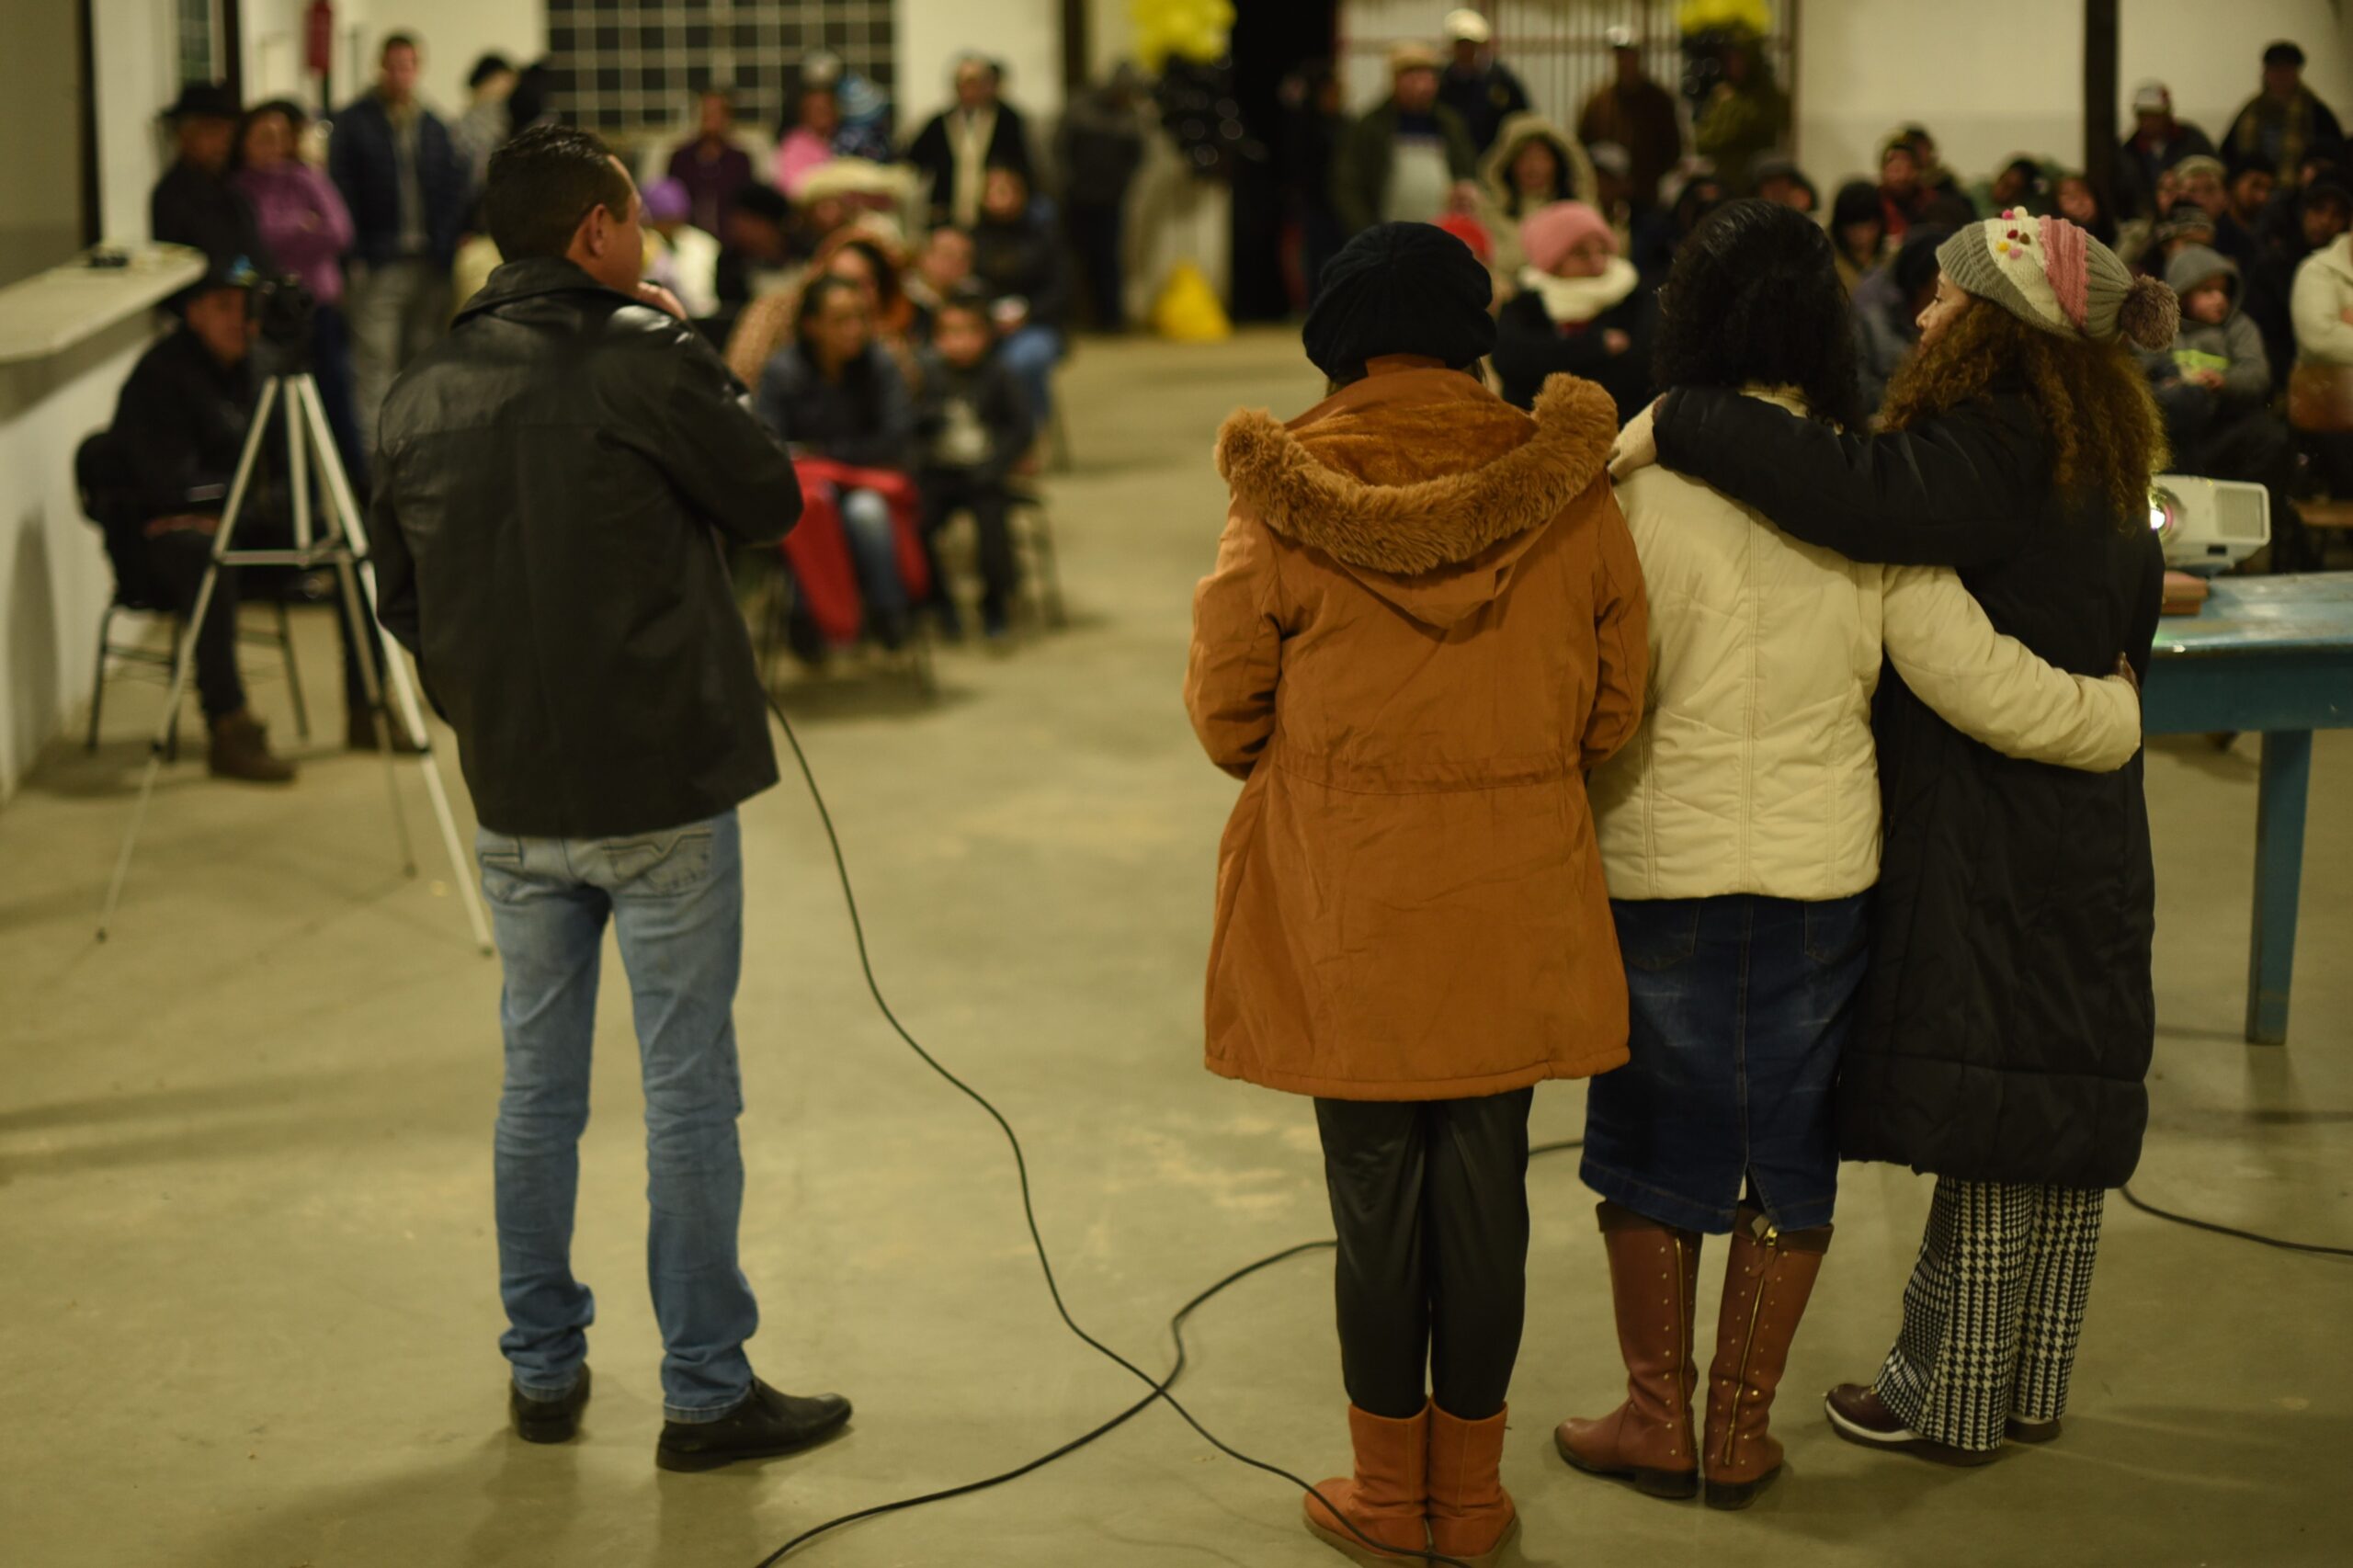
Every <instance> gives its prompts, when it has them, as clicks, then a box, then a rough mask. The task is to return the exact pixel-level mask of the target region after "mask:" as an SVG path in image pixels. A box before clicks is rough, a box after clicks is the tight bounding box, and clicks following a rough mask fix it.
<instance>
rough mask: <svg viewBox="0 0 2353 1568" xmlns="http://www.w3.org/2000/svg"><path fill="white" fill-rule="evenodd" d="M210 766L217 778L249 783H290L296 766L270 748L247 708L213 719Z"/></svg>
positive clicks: (264, 735) (267, 739)
mask: <svg viewBox="0 0 2353 1568" xmlns="http://www.w3.org/2000/svg"><path fill="white" fill-rule="evenodd" d="M207 766H208V767H210V769H211V773H212V777H214V778H238V779H243V780H244V782H246V783H248V784H291V783H292V782H294V765H293V764H292V763H290V762H289V761H287V760H286V759H285V758H284V757H282V756H272V755H271V754H270V750H269V737H268V736H267V735H266V734H264V733H262V727H261V725H259V724H258V723H256V722H255V721H254V716H253V714H252V712H251V711H249V710H245V709H243V708H240V709H239V710H237V711H235V712H234V713H225V714H223V715H222V716H221V717H220V718H218V719H215V720H214V721H212V752H211V756H210V757H209V758H208V759H207Z"/></svg>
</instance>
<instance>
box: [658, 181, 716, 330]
mask: <svg viewBox="0 0 2353 1568" xmlns="http://www.w3.org/2000/svg"><path fill="white" fill-rule="evenodd" d="M642 199H643V200H644V203H645V227H646V230H647V232H648V233H652V234H654V235H655V236H658V237H659V238H660V240H661V242H662V254H661V255H660V256H657V257H655V258H654V262H653V263H652V264H651V265H650V266H649V267H647V268H646V276H647V277H649V278H652V279H653V280H654V282H656V283H659V284H660V285H662V287H664V288H665V289H667V290H670V292H671V293H673V294H676V296H677V297H678V302H679V303H680V304H682V305H684V306H686V307H687V317H688V320H689V321H698V322H699V321H709V320H710V318H712V317H713V316H716V315H717V314H719V261H720V250H721V246H720V244H719V239H718V236H717V235H715V234H711V233H708V232H706V231H704V230H702V229H699V228H697V227H696V226H695V224H694V223H693V222H691V220H692V218H693V216H694V198H693V197H692V196H690V195H689V194H688V191H687V187H686V186H685V184H684V183H683V182H681V181H678V180H675V179H672V178H669V177H668V176H664V177H663V178H661V179H657V180H655V181H654V183H653V184H652V185H649V186H647V187H645V190H644V193H643V197H642Z"/></svg>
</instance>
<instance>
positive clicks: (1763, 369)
mask: <svg viewBox="0 0 2353 1568" xmlns="http://www.w3.org/2000/svg"><path fill="white" fill-rule="evenodd" d="M1651 379H1652V381H1653V382H1654V384H1655V385H1657V386H1661V387H1745V386H1751V385H1762V386H1777V387H1795V388H1797V389H1798V392H1799V393H1800V394H1801V395H1802V396H1803V398H1804V399H1805V406H1806V412H1807V413H1808V414H1809V415H1812V416H1813V417H1814V418H1816V419H1821V420H1825V421H1827V422H1829V423H1831V424H1836V425H1848V426H1854V425H1859V424H1860V423H1861V410H1860V409H1859V408H1858V407H1857V400H1858V397H1859V387H1860V385H1861V381H1860V378H1859V375H1858V373H1857V359H1856V352H1855V328H1854V322H1853V319H1852V316H1851V314H1850V313H1849V312H1848V310H1847V292H1846V290H1845V289H1843V288H1842V287H1840V285H1839V282H1838V267H1837V260H1836V256H1835V254H1834V253H1833V251H1832V249H1831V244H1830V236H1829V235H1827V234H1825V233H1823V231H1822V227H1821V225H1819V224H1817V223H1816V222H1813V220H1812V219H1811V218H1808V217H1807V216H1806V215H1805V214H1804V213H1802V212H1800V211H1798V210H1796V209H1795V208H1793V207H1784V206H1782V205H1781V204H1780V203H1779V202H1777V201H1764V200H1759V199H1756V198H1755V197H1745V198H1743V199H1740V200H1738V201H1728V202H1726V203H1724V204H1723V206H1722V207H1720V208H1718V209H1717V210H1715V211H1714V212H1712V213H1711V214H1709V215H1708V217H1707V219H1706V220H1705V221H1704V222H1701V224H1700V225H1699V228H1698V229H1697V230H1695V231H1693V233H1692V234H1691V237H1690V238H1689V239H1688V240H1686V241H1684V242H1683V244H1681V245H1679V246H1677V248H1676V252H1675V268H1674V270H1673V271H1672V272H1670V273H1668V274H1667V278H1666V286H1665V289H1664V290H1662V291H1661V293H1660V296H1659V328H1658V341H1657V346H1656V348H1655V350H1654V354H1653V357H1652V361H1651Z"/></svg>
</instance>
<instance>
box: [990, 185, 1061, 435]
mask: <svg viewBox="0 0 2353 1568" xmlns="http://www.w3.org/2000/svg"><path fill="white" fill-rule="evenodd" d="M972 280H973V282H975V283H976V284H978V285H979V286H980V288H981V289H982V290H984V291H985V292H986V293H987V295H988V298H989V307H990V309H991V310H992V311H994V312H995V315H996V324H997V330H998V331H999V332H1000V333H1001V334H1002V335H1003V336H1004V343H1003V346H1002V347H1000V348H999V349H998V350H997V352H998V353H1000V354H1002V355H1003V356H1004V357H1005V366H1006V369H1008V370H1010V371H1012V372H1013V375H1014V379H1015V380H1017V381H1019V382H1020V383H1021V387H1022V391H1023V392H1025V393H1026V394H1027V395H1028V396H1029V412H1030V414H1031V415H1033V416H1034V417H1035V418H1036V419H1037V421H1038V423H1039V425H1040V426H1046V425H1049V424H1051V422H1052V419H1053V400H1054V394H1053V378H1054V367H1055V366H1056V365H1057V364H1060V363H1061V362H1062V357H1063V327H1064V324H1066V323H1067V321H1068V320H1069V316H1070V284H1069V281H1068V278H1067V276H1066V270H1065V268H1064V267H1063V249H1062V244H1061V242H1060V241H1059V240H1058V239H1057V238H1056V236H1055V234H1054V232H1053V231H1052V229H1051V228H1049V227H1048V226H1047V225H1046V224H1045V223H1043V222H1040V221H1039V219H1038V216H1037V214H1036V213H1035V212H1033V211H1032V210H1030V206H1029V179H1028V177H1027V176H1024V175H1023V174H1022V172H1021V171H1020V170H1019V169H1016V168H1011V167H998V168H994V169H991V170H990V171H989V177H988V185H987V187H986V190H985V194H984V197H983V200H982V203H981V222H980V224H979V226H978V227H976V228H975V229H973V231H972Z"/></svg>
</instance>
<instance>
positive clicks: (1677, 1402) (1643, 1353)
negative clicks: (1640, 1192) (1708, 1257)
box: [1552, 1203, 1699, 1497]
mask: <svg viewBox="0 0 2353 1568" xmlns="http://www.w3.org/2000/svg"><path fill="white" fill-rule="evenodd" d="M1597 1213H1598V1215H1599V1216H1600V1220H1601V1244H1602V1246H1603V1248H1604V1249H1605V1250H1607V1252H1608V1255H1609V1294H1610V1298H1611V1301H1613V1302H1614V1303H1615V1305H1616V1308H1617V1315H1618V1348H1619V1352H1620V1354H1621V1355H1623V1356H1624V1357H1625V1358H1626V1403H1623V1404H1621V1405H1620V1406H1619V1407H1618V1408H1617V1409H1615V1410H1613V1411H1611V1412H1610V1413H1609V1414H1608V1415H1605V1416H1602V1417H1601V1418H1600V1419H1599V1420H1597V1421H1582V1420H1568V1421H1563V1422H1562V1423H1561V1425H1560V1427H1559V1429H1558V1430H1556V1431H1555V1432H1554V1433H1553V1434H1552V1440H1553V1442H1554V1443H1555V1444H1556V1445H1557V1446H1558V1447H1559V1449H1560V1450H1561V1457H1562V1458H1563V1459H1564V1460H1568V1461H1569V1462H1570V1463H1571V1464H1573V1465H1574V1466H1576V1467H1577V1469H1579V1470H1582V1471H1589V1472H1590V1473H1592V1474H1595V1475H1607V1476H1614V1477H1617V1478H1619V1479H1620V1480H1626V1481H1631V1482H1632V1483H1634V1486H1635V1488H1636V1489H1637V1490H1638V1491H1641V1492H1643V1493H1646V1494H1649V1495H1651V1496H1653V1497H1688V1496H1690V1495H1691V1494H1693V1493H1695V1492H1697V1491H1698V1490H1699V1454H1698V1451H1697V1449H1698V1444H1697V1443H1696V1442H1695V1441H1694V1440H1693V1434H1692V1430H1691V1393H1692V1391H1693V1389H1694V1388H1695V1387H1697V1386H1698V1383H1699V1376H1698V1369H1697V1368H1696V1367H1694V1366H1693V1364H1692V1360H1691V1324H1692V1316H1691V1313H1692V1298H1693V1297H1694V1296H1695V1295H1696V1294H1697V1293H1698V1291H1699V1235H1698V1234H1697V1233H1695V1232H1691V1231H1678V1230H1676V1229H1674V1228H1673V1227H1671V1226H1667V1225H1662V1224H1659V1223H1658V1222H1657V1221H1653V1220H1646V1219H1644V1218H1643V1216H1642V1215H1640V1214H1637V1213H1635V1212H1634V1211H1633V1210H1631V1209H1624V1208H1620V1206H1619V1205H1617V1204H1615V1203H1604V1204H1602V1205H1601V1207H1600V1208H1599V1210H1597Z"/></svg>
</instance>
